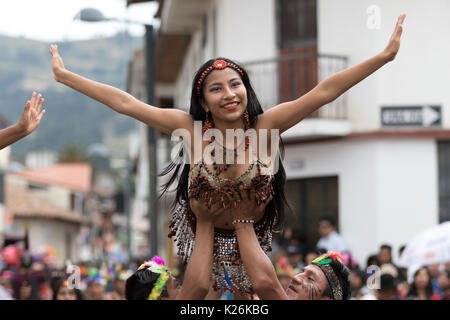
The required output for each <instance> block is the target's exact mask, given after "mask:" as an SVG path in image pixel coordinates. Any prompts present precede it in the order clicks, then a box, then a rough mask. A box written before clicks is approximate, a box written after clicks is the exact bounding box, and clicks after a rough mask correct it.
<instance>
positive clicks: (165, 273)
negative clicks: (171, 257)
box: [138, 256, 170, 300]
mask: <svg viewBox="0 0 450 320" xmlns="http://www.w3.org/2000/svg"><path fill="white" fill-rule="evenodd" d="M145 268H147V269H148V270H149V271H151V272H153V273H158V274H160V276H159V277H158V280H156V283H155V284H154V285H153V289H152V291H151V292H150V294H149V295H148V298H147V300H156V299H158V298H159V296H160V295H161V293H162V292H163V291H164V289H165V287H166V284H167V280H169V279H170V271H169V270H168V269H167V268H166V267H165V261H164V260H163V259H161V258H160V257H158V256H154V257H153V259H152V260H151V261H147V262H145V263H143V264H141V266H140V267H139V268H138V270H142V269H145Z"/></svg>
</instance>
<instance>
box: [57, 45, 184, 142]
mask: <svg viewBox="0 0 450 320" xmlns="http://www.w3.org/2000/svg"><path fill="white" fill-rule="evenodd" d="M50 53H51V55H52V70H53V74H54V77H55V80H56V81H58V82H60V83H62V84H64V85H66V86H68V87H70V88H72V89H74V90H76V91H79V92H81V93H83V94H85V95H87V96H88V97H90V98H92V99H94V100H97V101H99V102H101V103H103V104H105V105H107V106H108V107H110V108H111V109H113V110H114V111H117V112H119V113H121V114H124V115H127V116H130V117H132V118H134V119H136V120H139V121H142V122H144V123H146V124H148V125H149V126H151V127H153V128H155V129H157V130H159V131H161V132H164V133H167V134H170V133H172V131H174V130H175V129H180V128H184V129H190V128H192V127H193V121H192V118H191V116H190V115H189V114H187V113H186V112H183V111H181V110H177V109H162V108H157V107H154V106H151V105H148V104H146V103H144V102H142V101H139V100H138V99H136V98H134V97H133V96H132V95H130V94H129V93H127V92H125V91H122V90H120V89H117V88H114V87H112V86H109V85H106V84H102V83H99V82H96V81H92V80H89V79H87V78H84V77H82V76H80V75H77V74H75V73H73V72H70V71H69V70H67V69H66V68H65V67H64V63H63V60H62V58H61V56H60V55H59V52H58V47H57V46H56V45H51V46H50Z"/></svg>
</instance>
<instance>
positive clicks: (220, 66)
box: [213, 60, 228, 70]
mask: <svg viewBox="0 0 450 320" xmlns="http://www.w3.org/2000/svg"><path fill="white" fill-rule="evenodd" d="M213 66H214V69H219V70H221V69H225V68H226V67H227V66H228V64H227V62H226V61H224V60H216V61H214V63H213Z"/></svg>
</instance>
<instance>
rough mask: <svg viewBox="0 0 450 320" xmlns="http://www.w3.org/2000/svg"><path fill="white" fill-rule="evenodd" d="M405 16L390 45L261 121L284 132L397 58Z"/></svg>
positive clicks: (268, 112) (396, 28) (262, 116)
mask: <svg viewBox="0 0 450 320" xmlns="http://www.w3.org/2000/svg"><path fill="white" fill-rule="evenodd" d="M405 17H406V14H405V13H402V14H401V15H400V16H399V17H398V20H397V24H396V26H395V30H394V33H393V34H392V36H391V38H390V40H389V43H388V45H387V47H386V48H385V49H384V50H383V51H382V52H381V53H379V54H377V55H376V56H374V57H372V58H370V59H368V60H366V61H364V62H362V63H360V64H358V65H356V66H353V67H351V68H348V69H345V70H343V71H340V72H338V73H336V74H335V75H333V76H331V77H329V78H327V79H325V80H324V81H322V82H320V83H319V84H318V85H317V86H316V87H314V88H313V89H312V90H311V91H310V92H308V93H307V94H305V95H303V96H302V97H300V98H298V99H297V100H294V101H290V102H285V103H281V104H279V105H278V106H276V107H273V108H272V109H270V110H268V111H267V112H265V113H264V114H262V115H261V116H260V121H261V122H262V123H263V124H262V125H263V126H264V127H266V128H274V129H280V133H282V132H284V131H286V130H287V129H289V128H291V127H292V126H294V125H296V124H297V123H298V122H300V121H301V120H303V119H304V118H305V117H307V116H308V115H309V114H311V113H312V112H314V111H315V110H317V109H319V108H320V107H321V106H323V105H325V104H327V103H330V102H331V101H333V100H335V99H336V98H338V97H339V96H340V95H342V94H343V93H344V92H346V91H347V90H348V89H350V88H351V87H353V86H354V85H356V84H357V83H359V82H360V81H362V80H364V79H365V78H367V77H368V76H369V75H371V74H372V73H374V72H375V71H377V70H378V69H379V68H381V67H382V66H384V65H385V64H386V63H388V62H390V61H392V60H394V58H395V56H396V55H397V52H398V50H399V48H400V37H401V34H402V31H403V27H402V24H403V21H404V20H405Z"/></svg>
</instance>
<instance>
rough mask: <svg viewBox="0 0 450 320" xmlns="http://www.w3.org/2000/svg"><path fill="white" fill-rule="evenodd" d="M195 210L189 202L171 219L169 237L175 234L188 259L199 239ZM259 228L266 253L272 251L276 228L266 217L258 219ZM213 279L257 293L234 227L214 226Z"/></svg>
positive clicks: (230, 287)
mask: <svg viewBox="0 0 450 320" xmlns="http://www.w3.org/2000/svg"><path fill="white" fill-rule="evenodd" d="M192 216H193V214H192V213H190V212H189V210H188V207H187V205H186V202H183V203H182V205H179V206H178V208H177V209H176V210H175V211H174V212H173V214H172V218H171V220H170V221H169V227H170V233H169V238H172V237H173V236H175V238H174V241H175V242H176V243H177V247H178V252H177V254H178V256H180V258H181V259H182V260H183V262H184V263H188V262H189V258H190V256H191V254H192V250H193V248H194V243H195V233H194V224H193V219H192V218H194V219H195V216H193V217H192ZM254 227H255V232H256V235H257V237H258V241H259V244H260V246H261V248H262V249H263V251H264V252H265V253H267V252H270V251H272V246H271V244H272V232H271V230H270V228H269V227H268V224H266V223H264V221H260V222H258V223H255V225H254ZM213 256H214V258H213V259H214V260H213V269H212V281H213V288H214V289H215V290H219V289H223V290H224V291H228V292H232V291H236V290H239V291H241V292H246V293H253V290H252V285H251V283H250V279H249V277H248V275H247V272H246V271H245V268H244V265H243V263H242V260H241V258H240V254H239V247H238V242H237V238H236V233H235V231H234V230H223V229H215V230H214V250H213Z"/></svg>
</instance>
